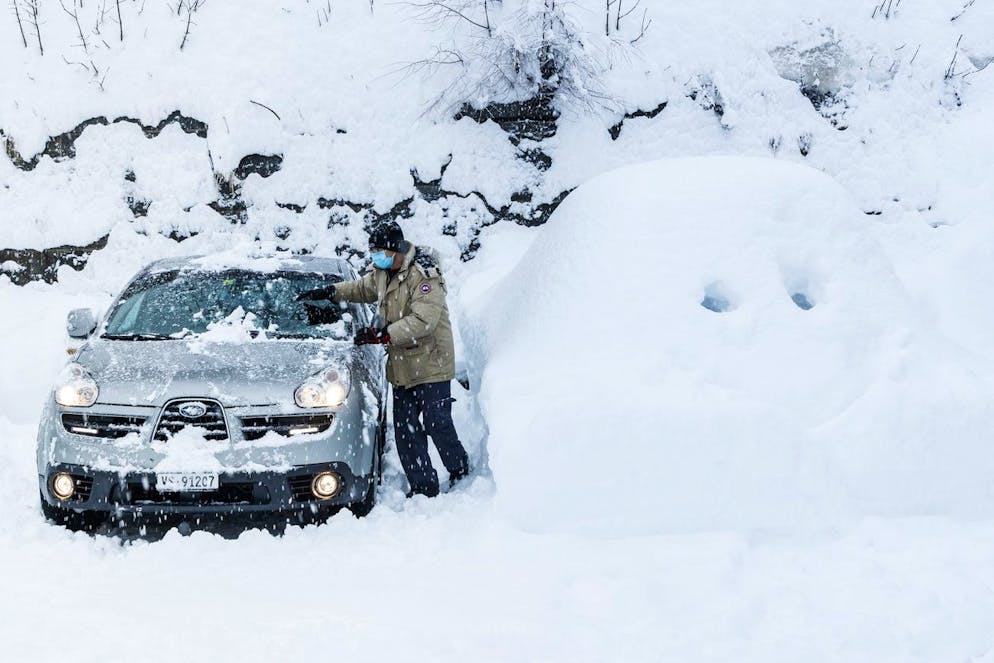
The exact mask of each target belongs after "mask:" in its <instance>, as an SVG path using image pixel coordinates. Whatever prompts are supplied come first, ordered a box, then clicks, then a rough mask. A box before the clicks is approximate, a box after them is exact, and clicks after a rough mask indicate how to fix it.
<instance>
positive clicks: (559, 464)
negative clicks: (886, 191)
mask: <svg viewBox="0 0 994 663" xmlns="http://www.w3.org/2000/svg"><path fill="white" fill-rule="evenodd" d="M871 232H872V230H871V227H870V224H869V222H868V221H867V219H866V217H865V215H863V214H862V213H861V212H860V210H859V209H858V208H857V207H856V206H855V204H854V203H853V202H852V200H851V198H850V196H849V195H848V194H847V193H846V192H845V191H844V190H843V189H842V188H841V187H839V186H838V185H837V184H836V183H835V182H834V181H833V180H832V179H831V178H829V177H828V176H826V175H823V174H821V173H819V172H817V171H815V170H813V169H809V168H806V167H801V166H796V165H791V164H786V163H781V162H777V161H773V160H770V159H742V158H701V159H687V160H665V161H658V162H652V163H647V164H642V165H638V166H632V167H628V168H623V169H620V170H617V171H614V172H611V173H608V174H605V175H603V176H600V177H597V178H595V179H593V180H591V181H590V182H588V183H587V184H584V185H583V186H581V187H580V188H579V189H578V190H577V191H576V192H574V193H573V194H572V195H571V196H570V197H569V198H567V199H566V201H565V202H564V203H563V204H562V205H561V206H560V207H559V209H558V210H557V211H556V213H555V214H554V216H553V217H552V219H551V220H550V221H549V223H548V224H547V225H546V226H544V227H543V228H542V229H540V230H539V236H538V238H537V239H536V240H535V242H534V243H533V244H532V246H531V247H530V249H529V251H528V253H526V254H525V256H524V258H523V259H522V260H521V262H520V263H519V264H518V265H517V267H516V268H515V269H514V271H513V272H512V273H511V275H510V276H508V277H507V278H506V279H505V280H503V281H502V282H500V283H499V284H498V285H497V286H496V287H495V288H494V289H493V290H492V291H491V292H489V293H488V294H487V295H486V296H480V297H477V298H475V299H474V302H472V303H471V304H470V308H471V310H470V311H469V316H468V317H470V318H471V319H472V329H470V330H469V332H470V333H468V334H466V335H467V336H468V340H467V346H468V347H469V348H470V349H471V351H473V352H475V357H473V358H472V359H473V361H474V363H475V364H476V365H477V367H478V368H482V371H483V373H482V380H481V394H480V400H481V405H482V408H483V412H484V415H485V417H486V419H487V422H488V426H489V429H490V437H489V442H488V451H489V455H490V462H491V466H492V468H493V471H494V477H495V480H496V482H497V486H498V494H497V502H498V504H499V505H500V508H501V509H502V510H503V511H504V512H505V513H507V514H509V515H510V517H511V518H512V519H513V520H514V521H516V522H517V523H518V524H520V525H522V526H524V527H526V528H529V529H534V530H543V529H566V530H574V529H575V530H582V531H586V532H590V531H594V532H598V533H605V534H623V533H633V532H634V533H641V532H653V531H659V530H665V529H700V528H711V527H741V526H747V527H749V526H781V525H784V526H796V525H798V524H801V523H805V522H810V521H812V520H821V519H824V518H826V517H836V516H841V515H853V514H855V515H861V514H919V513H928V512H931V511H932V510H934V509H937V508H943V509H947V510H950V511H953V512H956V511H959V512H969V513H975V512H977V511H981V512H984V513H994V501H992V493H991V491H990V490H989V485H990V476H992V470H994V463H992V456H991V454H990V453H989V447H990V443H989V437H990V435H989V429H990V426H989V421H990V420H991V417H992V415H994V405H992V404H994V388H992V386H991V383H990V380H989V379H988V378H987V377H986V375H989V374H991V372H990V366H988V364H989V362H984V361H983V360H981V359H980V358H978V357H976V356H974V355H971V354H970V353H968V352H966V351H964V350H963V349H961V348H959V347H957V346H955V345H954V344H952V343H950V342H949V341H948V340H947V339H945V338H943V337H942V336H940V335H939V334H938V332H937V331H936V330H935V328H934V326H933V325H932V324H931V322H930V321H928V320H926V319H923V317H922V316H921V315H920V314H918V312H917V308H916V306H915V304H914V302H912V301H911V298H910V297H909V295H908V293H907V292H906V291H905V289H904V287H903V285H902V283H901V282H900V281H899V279H898V277H897V276H896V274H895V272H894V270H893V268H892V266H891V264H890V262H889V260H888V257H887V255H886V254H885V253H884V251H883V249H882V248H881V247H880V246H879V245H878V243H877V242H876V241H875V239H874V237H873V236H872V234H871ZM981 364H983V365H984V366H985V367H986V372H985V371H980V370H978V369H977V367H978V366H979V365H981ZM537 486H541V487H542V492H541V497H536V495H535V493H534V489H535V488H536V487H537Z"/></svg>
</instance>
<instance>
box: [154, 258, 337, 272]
mask: <svg viewBox="0 0 994 663" xmlns="http://www.w3.org/2000/svg"><path fill="white" fill-rule="evenodd" d="M229 269H243V270H247V271H258V272H318V273H321V274H339V275H343V276H351V275H352V274H354V270H353V269H352V265H350V264H349V262H348V261H347V260H345V259H344V258H339V257H335V256H315V255H289V254H272V253H266V254H250V255H245V254H232V253H227V252H225V253H216V254H208V255H192V256H180V257H173V258H162V259H161V260H156V261H155V262H153V263H151V264H149V265H147V266H146V267H145V269H143V270H142V271H143V272H145V273H155V272H171V271H174V270H180V271H205V272H214V271H224V270H229Z"/></svg>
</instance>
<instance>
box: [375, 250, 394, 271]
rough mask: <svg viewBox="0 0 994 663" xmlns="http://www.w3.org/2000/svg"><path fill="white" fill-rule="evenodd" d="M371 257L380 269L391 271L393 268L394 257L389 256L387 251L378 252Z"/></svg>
mask: <svg viewBox="0 0 994 663" xmlns="http://www.w3.org/2000/svg"><path fill="white" fill-rule="evenodd" d="M369 257H370V259H372V261H373V264H374V265H376V267H377V268H379V269H390V268H391V267H393V256H388V255H387V252H386V251H377V252H376V253H372V254H370V256H369Z"/></svg>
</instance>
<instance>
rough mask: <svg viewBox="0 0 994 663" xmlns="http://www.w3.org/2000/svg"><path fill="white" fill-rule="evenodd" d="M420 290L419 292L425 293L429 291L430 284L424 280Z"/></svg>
mask: <svg viewBox="0 0 994 663" xmlns="http://www.w3.org/2000/svg"><path fill="white" fill-rule="evenodd" d="M420 290H421V292H423V293H425V294H426V295H427V294H428V293H429V292H431V284H430V283H428V282H427V281H425V282H424V283H422V284H421V288H420Z"/></svg>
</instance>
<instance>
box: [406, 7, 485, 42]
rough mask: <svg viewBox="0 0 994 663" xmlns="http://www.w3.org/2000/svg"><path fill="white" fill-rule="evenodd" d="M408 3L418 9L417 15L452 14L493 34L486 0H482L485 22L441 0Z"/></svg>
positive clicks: (431, 16)
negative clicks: (472, 17) (474, 18)
mask: <svg viewBox="0 0 994 663" xmlns="http://www.w3.org/2000/svg"><path fill="white" fill-rule="evenodd" d="M408 4H409V5H411V6H412V7H415V8H417V9H418V10H419V16H420V17H421V18H433V17H434V15H435V14H436V13H440V14H442V16H443V17H444V16H454V17H457V18H461V19H462V20H464V21H466V22H467V23H469V24H470V25H474V26H476V27H478V28H480V29H481V30H486V31H487V36H492V34H493V33H492V30H491V27H490V14H489V10H488V9H487V0H484V2H483V8H484V13H485V14H486V16H487V18H486V23H480V22H479V21H475V20H473V19H471V18H470V17H469V16H467V15H466V14H465V12H464V11H462V10H460V9H459V8H457V7H455V6H453V5H452V4H450V3H449V2H443V0H426V1H425V2H410V3H408Z"/></svg>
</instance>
